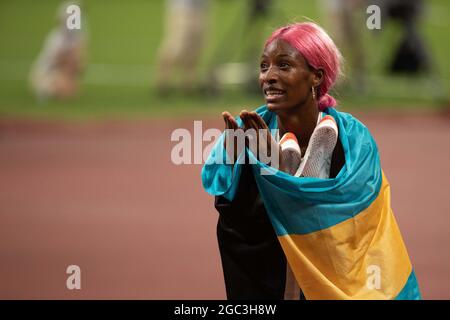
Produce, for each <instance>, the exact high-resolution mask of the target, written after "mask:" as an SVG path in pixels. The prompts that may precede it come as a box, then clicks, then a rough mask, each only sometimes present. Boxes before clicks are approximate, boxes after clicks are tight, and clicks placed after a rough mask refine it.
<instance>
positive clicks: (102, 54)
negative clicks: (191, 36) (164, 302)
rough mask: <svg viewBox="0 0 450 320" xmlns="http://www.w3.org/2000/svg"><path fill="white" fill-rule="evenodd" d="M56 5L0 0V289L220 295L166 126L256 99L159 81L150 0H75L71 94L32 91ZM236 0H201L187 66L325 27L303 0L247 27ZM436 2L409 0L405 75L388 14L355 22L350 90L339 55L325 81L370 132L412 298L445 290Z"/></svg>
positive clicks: (211, 253)
mask: <svg viewBox="0 0 450 320" xmlns="http://www.w3.org/2000/svg"><path fill="white" fill-rule="evenodd" d="M59 5H60V1H56V0H54V1H53V0H41V1H38V2H37V1H31V0H18V1H12V0H2V1H1V2H0V262H1V263H0V298H3V299H14V298H32V299H34V298H43V299H53V298H64V299H66V298H67V299H70V298H75V299H77V298H104V299H108V298H125V299H128V298H136V299H221V298H224V297H225V292H224V286H223V279H222V274H221V267H220V257H219V254H218V248H217V244H216V240H215V222H216V212H215V210H214V208H213V202H212V199H211V197H209V196H208V195H206V194H205V193H204V192H203V190H202V188H201V181H200V169H201V167H200V166H199V165H191V166H175V165H173V164H172V163H171V161H170V150H171V147H172V142H171V141H170V134H171V132H172V130H173V129H175V128H187V129H192V128H193V120H204V121H205V122H204V125H203V126H204V129H206V128H208V127H217V128H222V127H223V125H222V123H221V120H220V112H222V111H223V110H229V111H231V112H234V113H236V112H238V111H240V110H241V109H243V108H247V109H251V108H255V107H257V106H259V105H261V104H262V103H263V100H262V97H261V96H260V95H258V94H255V93H254V92H252V91H251V90H249V89H248V87H246V86H243V85H239V84H236V85H227V86H223V87H220V88H219V90H204V91H199V92H196V93H191V94H188V95H186V94H183V93H180V92H174V93H173V94H171V95H169V96H161V95H159V94H158V92H157V90H156V88H155V70H156V64H157V50H158V47H159V45H160V43H161V40H162V36H163V27H164V21H163V20H164V10H165V3H164V1H163V0H132V1H128V2H123V1H119V0H109V1H105V0H103V1H102V0H95V1H84V2H83V3H82V16H83V28H85V31H86V33H87V35H88V45H87V49H88V50H87V51H88V55H87V65H86V70H85V72H84V74H83V76H82V80H81V86H80V92H79V94H78V95H77V96H76V97H74V98H72V99H70V100H66V101H48V102H47V103H45V104H43V103H40V102H39V101H37V100H36V99H35V97H34V95H33V93H32V91H31V90H30V88H29V84H28V76H29V72H30V68H31V66H32V64H33V62H34V61H35V59H36V57H37V55H38V54H39V51H40V50H41V48H42V45H43V42H44V39H45V38H46V36H47V34H48V32H49V31H50V30H51V29H52V28H53V27H54V26H55V21H56V18H55V12H56V10H57V8H58V6H59ZM247 6H248V1H240V0H212V1H210V3H209V12H208V30H207V41H206V46H205V50H204V52H203V53H202V56H201V58H200V64H199V69H198V76H199V77H198V78H199V79H207V78H206V75H207V74H208V73H209V72H210V68H211V66H212V65H217V64H224V65H226V63H231V62H242V61H243V59H244V58H243V57H244V56H245V52H243V51H244V50H243V49H242V48H243V47H245V46H244V45H243V44H248V43H247V42H248V41H255V44H256V45H259V46H262V43H263V41H264V39H265V38H266V37H267V36H268V35H269V34H270V32H271V31H272V30H273V29H274V28H276V27H278V26H280V25H283V24H286V23H289V22H292V21H303V20H305V18H304V17H308V18H310V19H313V20H314V21H316V22H318V23H319V24H323V25H324V26H325V27H326V25H327V19H326V17H325V16H324V13H323V11H322V10H321V7H320V3H319V2H316V1H298V0H283V1H276V10H277V11H276V14H275V12H274V14H272V15H270V19H266V20H264V21H263V23H261V24H260V25H258V26H256V28H257V29H258V30H260V31H261V38H260V39H259V38H255V37H251V36H250V38H249V37H248V35H246V34H245V32H243V30H246V29H245V26H246V25H252V24H253V21H249V19H248V18H247V15H246V14H245V12H246V10H247ZM243 13H244V14H243ZM449 14H450V3H449V2H448V1H446V0H429V1H425V5H424V11H423V17H422V19H421V22H420V29H419V30H420V33H421V34H422V35H423V37H424V39H425V43H426V47H427V49H428V50H429V53H430V57H431V63H432V68H431V71H430V72H429V73H425V74H421V75H417V76H408V75H403V76H402V75H396V76H393V75H390V74H389V73H388V72H387V71H386V69H387V65H388V63H389V60H390V59H391V58H392V54H393V51H394V46H395V45H396V44H397V42H398V39H399V37H400V34H401V31H400V26H399V25H398V24H396V23H395V22H390V21H387V22H384V21H383V20H382V30H381V31H371V30H368V29H367V28H366V27H365V24H364V25H363V26H362V27H361V28H360V32H361V35H362V39H363V47H364V52H365V56H366V61H367V71H366V75H367V87H366V90H364V91H358V90H355V89H354V88H353V87H352V86H351V85H350V84H349V82H350V81H349V79H351V77H352V70H351V69H347V70H346V78H344V80H343V81H342V82H341V83H340V84H339V85H338V86H337V88H336V90H335V96H336V97H337V99H338V100H339V104H340V110H343V111H349V112H352V113H355V115H357V116H358V117H360V118H361V119H362V120H363V121H364V122H365V123H366V124H367V126H368V127H369V129H371V131H372V132H373V134H374V136H375V138H376V139H377V142H378V145H379V147H380V150H381V157H382V161H383V166H384V170H385V172H386V173H387V176H388V177H389V178H390V182H391V185H392V191H393V206H394V209H395V211H396V216H397V219H398V221H399V224H400V228H401V229H402V231H403V234H404V238H405V242H406V244H407V246H408V248H409V251H410V255H411V259H412V261H413V264H414V266H415V268H416V271H417V276H418V279H419V282H420V284H421V287H422V290H423V295H424V298H428V299H449V298H450V290H449V289H448V287H449V285H450V255H449V254H448V251H449V250H448V249H446V248H447V246H448V244H449V240H450V234H449V228H448V227H449V222H450V218H448V216H447V214H448V212H450V204H449V203H448V200H447V197H448V192H449V191H450V181H449V177H450V171H449V170H450V169H449V167H448V164H447V162H448V159H449V157H450V139H449V138H450V126H449V123H450V122H449V121H450V120H449V111H448V110H449V94H450V61H449V59H448V57H450V45H449V44H448V40H449V39H450V22H449V19H448V15H449ZM362 16H363V17H365V16H366V15H365V13H364V12H363V13H362ZM363 21H364V22H365V20H363ZM249 39H250V40H249ZM225 49H227V50H228V53H226V54H225V53H223V51H224V50H225ZM344 56H345V51H344ZM258 60H259V57H258V56H255V57H254V66H252V65H250V68H254V69H251V70H257V68H258V62H259V61H258ZM347 65H351V61H347ZM425 168H426V169H425ZM70 264H77V265H79V266H80V267H81V270H82V290H79V291H77V290H76V291H69V290H67V289H66V287H65V280H66V278H67V274H66V273H65V268H66V267H67V266H68V265H70Z"/></svg>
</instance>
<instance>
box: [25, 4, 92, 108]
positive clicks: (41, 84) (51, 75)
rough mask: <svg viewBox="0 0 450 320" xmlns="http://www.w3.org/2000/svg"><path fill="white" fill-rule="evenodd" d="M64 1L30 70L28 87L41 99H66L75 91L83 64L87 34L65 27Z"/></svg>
mask: <svg viewBox="0 0 450 320" xmlns="http://www.w3.org/2000/svg"><path fill="white" fill-rule="evenodd" d="M71 4H73V3H72V2H64V3H63V4H62V5H61V6H60V7H59V8H58V10H57V19H58V25H57V26H56V27H55V28H54V29H53V30H52V31H51V32H50V33H49V35H48V36H47V38H46V39H45V42H44V46H43V48H42V50H41V52H40V54H39V56H38V58H37V60H36V61H35V63H34V64H33V66H32V69H31V72H30V84H31V87H32V89H33V91H34V93H35V95H36V96H37V98H38V99H39V101H41V102H45V101H47V100H49V99H67V98H70V97H73V96H74V95H75V94H76V93H77V92H78V82H79V80H80V76H81V74H82V72H83V70H84V67H85V58H86V36H85V33H84V31H83V30H84V28H83V27H84V26H82V27H81V29H73V30H71V29H68V28H67V26H66V20H67V18H68V17H69V14H68V13H67V12H66V9H67V7H68V6H69V5H71Z"/></svg>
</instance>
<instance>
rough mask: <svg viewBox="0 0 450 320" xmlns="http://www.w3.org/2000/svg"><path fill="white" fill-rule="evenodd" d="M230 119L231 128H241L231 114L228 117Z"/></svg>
mask: <svg viewBox="0 0 450 320" xmlns="http://www.w3.org/2000/svg"><path fill="white" fill-rule="evenodd" d="M228 121H229V122H230V127H231V129H233V130H237V129H239V125H238V123H237V121H236V120H235V119H234V118H233V117H232V116H231V115H230V117H229V118H228Z"/></svg>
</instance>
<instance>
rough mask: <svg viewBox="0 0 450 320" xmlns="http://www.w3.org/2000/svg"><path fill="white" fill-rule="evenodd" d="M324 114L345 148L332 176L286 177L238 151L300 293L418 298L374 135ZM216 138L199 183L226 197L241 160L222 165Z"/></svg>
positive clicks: (271, 117) (269, 119)
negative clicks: (342, 160)
mask: <svg viewBox="0 0 450 320" xmlns="http://www.w3.org/2000/svg"><path fill="white" fill-rule="evenodd" d="M256 111H257V113H258V114H259V115H260V116H261V117H262V118H263V119H264V121H265V122H266V123H267V125H268V127H269V129H277V128H278V126H277V118H276V115H275V114H274V113H272V112H270V111H268V110H267V108H266V106H262V107H260V108H259V109H258V110H256ZM324 112H325V113H326V114H329V115H331V116H332V117H333V118H334V119H335V120H336V123H337V125H338V128H339V140H340V142H341V144H342V147H343V150H344V154H345V164H344V166H343V167H342V169H341V170H340V172H339V174H338V175H337V176H336V178H332V179H318V178H311V177H300V178H299V177H294V176H290V175H288V174H286V173H284V172H281V171H278V170H276V169H274V168H271V167H269V166H267V165H266V164H264V163H261V162H259V161H258V160H257V159H256V158H255V156H254V155H253V153H252V152H251V151H250V150H249V149H248V148H247V149H245V150H244V151H243V153H244V152H246V153H247V154H248V158H249V160H250V161H253V162H250V163H253V164H252V168H253V174H254V176H255V180H256V183H257V186H258V189H259V192H260V194H261V197H262V199H263V201H264V205H265V207H266V210H267V214H268V216H269V218H270V221H271V223H272V225H273V227H274V230H275V232H276V234H277V237H278V239H279V241H280V244H281V247H282V248H283V251H284V253H285V255H286V258H287V261H288V263H289V265H290V267H291V269H292V271H293V273H294V275H295V278H296V280H297V282H298V284H299V286H300V287H301V289H302V291H303V293H304V295H305V297H306V298H307V299H407V300H412V299H421V295H420V291H419V286H418V282H417V279H416V276H415V273H414V270H413V267H412V265H411V262H410V259H409V257H408V253H407V250H406V247H405V244H404V242H403V239H402V236H401V233H400V230H399V228H398V226H397V223H396V221H395V218H394V215H393V212H392V209H391V204H390V200H391V199H390V185H389V182H388V180H387V179H386V177H385V175H384V173H383V171H382V169H381V165H380V159H379V154H378V149H377V146H376V144H375V141H374V139H373V138H372V136H371V134H370V133H369V130H368V129H367V128H366V127H365V126H364V125H363V124H362V123H361V122H359V121H358V120H357V119H355V118H354V117H353V116H351V115H350V114H347V113H343V112H338V111H336V110H335V109H333V108H328V109H326V110H325V111H324ZM237 120H238V123H239V125H242V122H240V119H237ZM223 139H224V135H222V136H221V138H220V139H218V142H217V144H216V145H215V147H214V148H213V150H212V152H211V154H210V156H209V158H208V160H207V162H206V163H205V165H204V167H203V170H202V182H203V186H204V188H205V190H206V191H207V192H208V193H210V194H211V195H215V196H219V195H220V196H224V197H225V198H227V199H228V200H230V201H232V200H233V198H234V196H235V193H236V191H237V186H238V184H239V176H240V171H241V167H242V165H241V164H239V163H236V164H234V165H232V164H227V163H224V161H223V160H224V159H225V158H226V157H227V155H226V152H225V151H224V147H223ZM242 156H243V155H242V154H241V155H240V157H239V158H241V157H242ZM262 169H263V170H267V171H268V172H270V173H271V174H267V172H266V174H261V172H262Z"/></svg>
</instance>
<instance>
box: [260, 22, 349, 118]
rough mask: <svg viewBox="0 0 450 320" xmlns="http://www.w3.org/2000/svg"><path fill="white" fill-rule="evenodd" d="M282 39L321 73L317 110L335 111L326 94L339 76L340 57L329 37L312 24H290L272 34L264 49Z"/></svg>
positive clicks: (331, 99) (332, 99)
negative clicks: (330, 109) (322, 73)
mask: <svg viewBox="0 0 450 320" xmlns="http://www.w3.org/2000/svg"><path fill="white" fill-rule="evenodd" d="M276 39H282V40H284V41H286V42H287V43H289V44H290V45H291V46H292V47H294V48H296V49H297V50H298V51H299V52H300V53H301V54H302V56H303V57H304V58H305V60H306V62H307V63H308V64H309V65H310V66H311V67H312V68H314V69H319V68H321V69H323V72H324V77H323V81H322V83H321V85H320V86H319V90H318V93H317V94H318V96H317V98H318V100H319V110H324V109H326V108H327V107H335V106H336V100H335V99H334V98H333V97H332V96H330V95H329V94H328V90H329V89H330V88H331V87H332V86H333V85H334V83H335V82H336V79H337V77H338V76H339V75H340V72H341V67H340V64H341V60H342V55H341V53H340V51H339V49H338V48H337V47H336V45H335V44H334V42H333V40H331V38H330V36H329V35H328V34H327V33H326V32H325V31H324V30H323V29H322V28H321V27H319V26H318V25H316V24H315V23H312V22H302V23H295V24H291V25H288V26H285V27H282V28H279V29H277V30H275V31H274V32H273V33H272V35H271V36H270V37H269V39H267V41H266V44H265V46H264V47H267V46H268V45H269V44H270V43H271V42H272V41H274V40H276Z"/></svg>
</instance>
